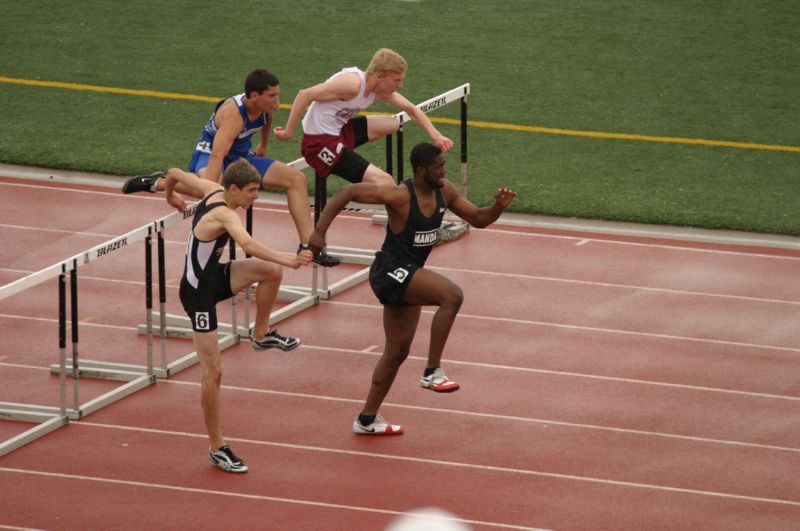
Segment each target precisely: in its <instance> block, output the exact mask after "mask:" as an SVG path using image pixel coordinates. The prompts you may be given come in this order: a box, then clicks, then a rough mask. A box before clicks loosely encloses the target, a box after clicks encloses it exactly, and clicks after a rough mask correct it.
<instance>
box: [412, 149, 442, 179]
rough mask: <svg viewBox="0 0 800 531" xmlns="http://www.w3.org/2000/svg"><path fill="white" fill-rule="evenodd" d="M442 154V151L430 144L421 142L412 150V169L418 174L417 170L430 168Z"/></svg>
mask: <svg viewBox="0 0 800 531" xmlns="http://www.w3.org/2000/svg"><path fill="white" fill-rule="evenodd" d="M441 154H442V150H441V149H439V148H438V147H436V146H434V145H433V144H431V143H430V142H420V143H419V144H417V145H416V146H414V149H412V150H411V169H412V170H413V171H414V173H416V171H417V168H420V167H427V166H429V165H430V163H431V162H433V159H435V158H436V157H438V156H439V155H441Z"/></svg>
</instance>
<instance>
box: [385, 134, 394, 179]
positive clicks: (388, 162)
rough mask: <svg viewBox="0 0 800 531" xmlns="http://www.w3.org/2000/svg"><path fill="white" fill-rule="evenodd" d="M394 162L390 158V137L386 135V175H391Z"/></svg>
mask: <svg viewBox="0 0 800 531" xmlns="http://www.w3.org/2000/svg"><path fill="white" fill-rule="evenodd" d="M393 164H394V160H393V157H392V135H386V173H388V174H389V175H392V173H393V171H394V168H393Z"/></svg>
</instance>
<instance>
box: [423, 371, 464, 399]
mask: <svg viewBox="0 0 800 531" xmlns="http://www.w3.org/2000/svg"><path fill="white" fill-rule="evenodd" d="M419 384H420V385H421V386H422V387H423V388H425V389H430V390H431V391H436V392H437V393H452V392H453V391H458V388H459V387H461V386H460V385H458V384H457V383H456V382H454V381H453V380H450V379H449V378H448V377H447V375H446V374H445V373H444V369H442V368H441V367H439V368H437V369H436V370H435V371H433V374H431V375H430V376H423V377H422V378H420V380H419Z"/></svg>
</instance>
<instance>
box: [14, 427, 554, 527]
mask: <svg viewBox="0 0 800 531" xmlns="http://www.w3.org/2000/svg"><path fill="white" fill-rule="evenodd" d="M93 425H94V426H103V425H100V424H93ZM103 427H109V428H113V427H114V426H109V425H106V426H103ZM137 431H138V430H137ZM164 433H167V434H169V435H173V434H175V435H177V434H179V433H178V432H164ZM181 435H184V436H188V437H196V435H193V434H188V433H187V434H181ZM231 440H234V439H231ZM255 443H256V444H259V443H258V442H255ZM0 472H6V473H9V474H20V475H26V476H43V477H48V478H57V479H68V480H77V481H90V482H94V483H103V484H109V485H123V486H126V487H140V488H145V489H161V490H170V491H175V492H182V493H187V494H207V495H210V496H225V497H228V498H239V499H246V500H256V501H269V502H276V503H288V504H292V505H303V506H308V507H318V508H323V509H341V510H347V511H359V512H366V513H377V514H386V515H391V516H399V515H403V514H406V513H403V512H400V511H391V510H388V509H377V508H374V507H364V506H359V505H344V504H339V503H326V502H318V501H313V500H301V499H298V498H283V497H278V496H265V495H261V494H246V493H242V492H229V491H223V490H208V489H200V488H196V487H182V486H179V485H167V484H164V483H152V482H145V481H131V480H125V479H112V478H101V477H95V476H85V475H79V474H63V473H60V472H44V471H39V470H24V469H20V468H8V467H0ZM447 520H451V521H455V522H464V523H468V524H474V525H485V526H493V527H499V528H503V529H526V530H536V529H537V528H532V527H524V526H517V525H511V524H502V523H497V522H484V521H480V520H466V519H461V518H448V519H447ZM539 531H544V530H539Z"/></svg>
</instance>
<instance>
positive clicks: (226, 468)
mask: <svg viewBox="0 0 800 531" xmlns="http://www.w3.org/2000/svg"><path fill="white" fill-rule="evenodd" d="M211 463H212V464H213V465H214V466H215V467H217V468H219V469H220V470H223V471H225V472H230V473H231V474H244V473H245V472H247V470H248V468H247V465H244V466H243V467H240V468H232V467H231V466H230V465H226V464H225V463H220V462H218V461H216V460H214V458H211Z"/></svg>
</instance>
